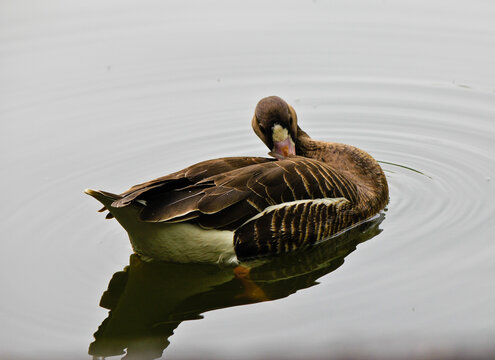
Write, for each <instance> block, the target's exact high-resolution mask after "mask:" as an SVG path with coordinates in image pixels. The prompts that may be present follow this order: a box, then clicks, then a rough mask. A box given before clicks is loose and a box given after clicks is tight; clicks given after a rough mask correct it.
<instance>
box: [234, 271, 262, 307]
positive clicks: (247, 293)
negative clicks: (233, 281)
mask: <svg viewBox="0 0 495 360" xmlns="http://www.w3.org/2000/svg"><path fill="white" fill-rule="evenodd" d="M250 271H251V269H250V268H248V267H244V266H242V265H239V266H237V267H236V268H235V269H234V275H235V277H236V278H237V279H239V281H240V282H241V283H242V286H243V287H244V291H243V292H242V293H240V294H239V295H237V296H236V298H237V299H247V300H250V301H252V302H260V301H267V300H270V299H269V298H268V296H266V294H265V292H264V291H263V290H262V289H261V288H260V287H259V286H258V285H256V284H255V283H254V282H253V281H252V280H251V278H250V276H249V273H250Z"/></svg>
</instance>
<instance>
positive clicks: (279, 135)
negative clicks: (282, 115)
mask: <svg viewBox="0 0 495 360" xmlns="http://www.w3.org/2000/svg"><path fill="white" fill-rule="evenodd" d="M288 137H289V131H288V130H287V129H285V128H283V127H282V126H280V125H279V124H276V125H274V126H273V129H272V139H273V141H284V140H285V139H287V138H288Z"/></svg>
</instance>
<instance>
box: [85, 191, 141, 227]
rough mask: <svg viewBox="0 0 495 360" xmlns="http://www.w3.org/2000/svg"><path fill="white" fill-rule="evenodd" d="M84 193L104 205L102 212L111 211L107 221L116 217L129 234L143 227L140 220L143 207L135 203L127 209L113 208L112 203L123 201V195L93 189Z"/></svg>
mask: <svg viewBox="0 0 495 360" xmlns="http://www.w3.org/2000/svg"><path fill="white" fill-rule="evenodd" d="M84 192H85V193H86V194H88V195H90V196H92V197H94V198H95V199H96V200H98V201H99V202H101V203H102V204H103V206H104V207H103V208H102V209H100V211H104V210H108V211H109V213H108V214H107V216H106V218H107V219H111V218H113V217H115V218H116V219H117V221H118V222H119V223H120V224H121V225H122V226H123V227H124V229H126V230H127V231H128V232H130V231H131V230H133V229H134V228H136V227H139V226H141V225H140V224H142V222H141V221H140V220H139V213H140V212H141V210H142V208H143V205H141V204H139V203H136V202H133V203H131V204H129V205H128V206H126V207H123V208H116V207H113V206H112V203H113V202H114V201H116V200H120V199H122V195H117V194H112V193H109V192H106V191H102V190H91V189H86V190H84Z"/></svg>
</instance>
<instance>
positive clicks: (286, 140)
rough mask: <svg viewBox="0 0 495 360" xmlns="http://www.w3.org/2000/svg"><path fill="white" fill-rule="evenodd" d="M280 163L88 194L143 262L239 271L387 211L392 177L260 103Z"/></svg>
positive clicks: (214, 169) (260, 121)
mask: <svg viewBox="0 0 495 360" xmlns="http://www.w3.org/2000/svg"><path fill="white" fill-rule="evenodd" d="M251 125H252V128H253V130H254V132H255V133H256V135H257V136H258V137H259V138H260V139H261V140H262V141H263V143H264V144H265V145H266V146H267V147H268V148H269V150H270V153H269V155H270V156H271V157H266V158H265V157H225V158H218V159H212V160H207V161H203V162H200V163H197V164H194V165H191V166H189V167H187V168H185V169H183V170H179V171H177V172H174V173H172V174H169V175H166V176H163V177H160V178H157V179H154V180H151V181H148V182H145V183H142V184H138V185H135V186H132V187H131V188H130V189H129V190H127V191H125V192H123V193H121V194H119V195H118V194H113V193H109V192H106V191H100V190H91V189H86V190H85V192H86V193H87V194H88V195H91V196H92V197H94V198H95V199H97V200H98V201H100V202H101V203H102V204H103V206H104V207H103V208H102V209H100V211H105V210H108V212H109V213H108V214H107V218H115V219H116V220H117V221H118V222H119V223H120V224H121V225H122V227H123V228H124V229H125V230H126V231H127V233H128V235H129V239H130V242H131V245H132V248H133V250H134V252H135V253H136V254H137V255H139V256H140V257H141V259H143V260H144V261H153V260H155V261H171V262H179V263H189V262H196V263H217V264H231V265H238V264H239V263H241V262H246V261H249V260H251V259H256V258H262V257H267V256H278V255H281V254H285V253H288V252H292V251H294V250H297V249H301V248H305V247H308V246H311V245H314V244H315V243H318V242H321V241H322V240H326V239H330V238H332V237H334V236H336V235H338V234H340V233H342V232H344V231H346V230H348V229H349V228H352V227H353V226H356V225H357V224H360V223H362V222H364V221H367V220H369V219H371V218H373V217H374V216H375V215H377V214H378V213H379V212H380V211H382V210H383V209H384V208H385V206H386V205H387V203H388V199H389V195H388V185H387V179H386V177H385V175H384V173H383V170H382V169H381V167H380V165H379V164H378V162H377V161H376V160H375V159H374V158H373V157H372V156H371V155H369V154H368V153H367V152H365V151H363V150H361V149H358V148H356V147H354V146H351V145H346V144H341V143H335V142H325V141H319V140H313V139H312V138H311V137H310V136H309V135H308V134H307V133H306V132H304V131H303V130H302V129H301V128H300V127H299V125H298V122H297V115H296V112H295V110H294V108H293V107H292V106H291V105H289V104H288V103H287V102H285V101H284V100H283V99H281V98H280V97H277V96H269V97H266V98H263V99H261V100H260V101H259V102H258V104H257V105H256V108H255V112H254V116H253V118H252V122H251Z"/></svg>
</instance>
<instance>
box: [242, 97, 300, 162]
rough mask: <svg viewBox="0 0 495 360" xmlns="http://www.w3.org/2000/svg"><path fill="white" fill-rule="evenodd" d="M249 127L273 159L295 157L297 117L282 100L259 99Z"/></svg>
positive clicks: (276, 98) (274, 98)
mask: <svg viewBox="0 0 495 360" xmlns="http://www.w3.org/2000/svg"><path fill="white" fill-rule="evenodd" d="M251 125H252V127H253V130H254V132H255V133H256V135H258V137H259V138H260V139H261V141H263V142H264V143H265V145H266V146H268V148H269V149H270V150H271V152H272V153H273V155H274V156H275V157H286V156H289V155H296V143H295V142H296V141H297V135H298V126H297V115H296V112H295V111H294V109H293V108H292V106H290V105H289V104H287V103H286V102H285V101H284V100H283V99H281V98H279V97H278V96H269V97H266V98H263V99H261V100H260V101H259V102H258V104H257V105H256V110H255V111H254V116H253V120H252V122H251Z"/></svg>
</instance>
